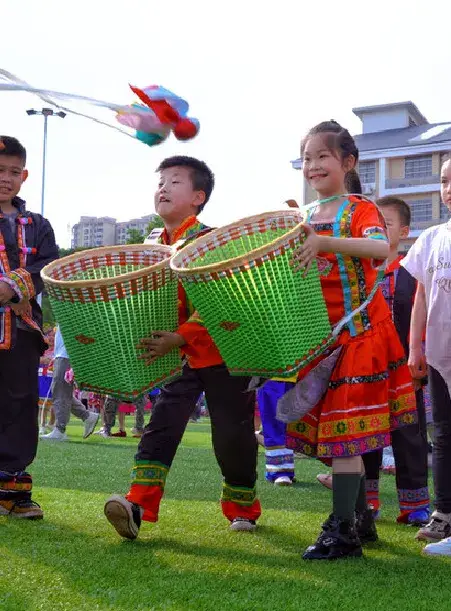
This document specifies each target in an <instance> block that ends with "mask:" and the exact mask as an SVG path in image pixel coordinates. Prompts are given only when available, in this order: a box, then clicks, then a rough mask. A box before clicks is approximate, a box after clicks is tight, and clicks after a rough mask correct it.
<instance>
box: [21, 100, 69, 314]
mask: <svg viewBox="0 0 451 611" xmlns="http://www.w3.org/2000/svg"><path fill="white" fill-rule="evenodd" d="M27 115H28V116H29V117H31V116H33V115H41V116H42V117H44V141H43V145H42V187H41V215H42V216H44V202H45V165H46V161H47V122H48V120H49V117H59V118H60V119H64V117H65V116H66V113H65V112H63V111H62V110H60V111H59V112H55V111H54V110H53V109H52V108H41V110H35V109H34V108H29V109H28V110H27ZM37 300H38V303H39V305H40V306H42V293H41V294H39V295H38V296H37Z"/></svg>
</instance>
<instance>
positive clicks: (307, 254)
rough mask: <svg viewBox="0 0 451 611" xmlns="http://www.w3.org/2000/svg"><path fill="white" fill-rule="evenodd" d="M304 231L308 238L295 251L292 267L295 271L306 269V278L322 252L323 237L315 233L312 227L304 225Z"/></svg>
mask: <svg viewBox="0 0 451 611" xmlns="http://www.w3.org/2000/svg"><path fill="white" fill-rule="evenodd" d="M303 229H304V232H305V236H306V237H305V241H304V243H303V244H302V245H301V246H299V248H297V249H296V250H295V252H294V254H293V260H292V265H293V268H294V270H295V271H300V270H302V269H305V272H304V277H305V276H306V275H307V274H308V271H309V269H310V268H311V266H312V263H313V261H314V260H315V259H316V257H317V255H318V252H319V251H320V245H321V237H320V236H319V235H318V234H317V233H315V230H314V229H313V227H312V226H311V225H307V224H304V225H303Z"/></svg>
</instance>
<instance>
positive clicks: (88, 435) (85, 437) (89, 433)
mask: <svg viewBox="0 0 451 611" xmlns="http://www.w3.org/2000/svg"><path fill="white" fill-rule="evenodd" d="M91 413H94V412H91ZM99 418H100V414H97V418H96V420H95V421H93V422H92V426H91V425H90V426H89V428H88V430H87V431H85V432H84V433H83V439H87V438H88V437H90V436H91V435H92V434H93V433H94V429H95V428H96V426H97V423H98V421H99Z"/></svg>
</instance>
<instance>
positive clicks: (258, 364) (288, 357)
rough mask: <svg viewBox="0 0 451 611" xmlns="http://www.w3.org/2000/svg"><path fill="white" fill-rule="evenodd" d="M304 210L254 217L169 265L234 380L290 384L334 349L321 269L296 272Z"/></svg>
mask: <svg viewBox="0 0 451 611" xmlns="http://www.w3.org/2000/svg"><path fill="white" fill-rule="evenodd" d="M301 222H302V216H301V214H300V213H299V212H298V211H280V212H274V213H268V214H263V215H259V216H256V217H250V218H248V219H244V220H242V221H239V222H238V223H234V224H232V225H229V226H228V227H225V228H222V229H217V230H215V231H213V232H211V233H209V234H207V235H206V236H204V237H201V238H199V239H198V240H196V241H195V242H194V243H193V244H190V245H188V246H185V248H183V249H182V250H180V251H179V252H178V253H177V254H176V255H174V256H173V257H172V259H171V267H172V269H174V270H175V271H177V273H178V274H179V277H180V278H181V280H182V282H183V284H184V286H185V288H186V291H187V293H188V296H189V298H190V299H191V301H192V302H193V304H194V306H195V308H196V309H197V310H198V312H199V314H200V316H201V317H202V319H203V320H204V322H205V324H206V326H207V328H208V330H209V332H210V334H211V335H212V337H213V339H214V340H215V342H216V344H217V346H218V348H219V350H220V352H221V354H222V356H223V358H224V360H225V362H226V364H227V366H228V367H229V369H230V371H231V373H233V374H237V375H261V376H264V377H276V376H277V377H284V376H286V377H288V376H290V375H293V374H294V373H295V372H296V371H298V370H299V369H300V368H301V367H303V366H305V365H306V364H307V363H309V362H310V361H311V360H313V359H314V358H315V357H316V356H317V355H318V354H320V353H321V352H322V351H324V350H325V349H326V347H327V346H328V345H329V344H330V343H331V341H332V336H331V326H330V323H329V317H328V314H327V309H326V305H325V302H324V298H323V295H322V291H321V285H320V279H319V273H318V268H317V266H316V265H314V266H312V268H311V270H310V272H309V273H308V275H307V277H305V278H304V277H303V274H302V273H301V272H294V271H293V268H292V267H291V265H290V262H291V259H292V255H293V251H294V249H295V248H297V247H298V246H299V245H300V244H301V243H302V240H303V239H304V236H303V231H302V226H301V224H300V223H301Z"/></svg>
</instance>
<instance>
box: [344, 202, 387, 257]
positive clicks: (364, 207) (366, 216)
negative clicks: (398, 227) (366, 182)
mask: <svg viewBox="0 0 451 611" xmlns="http://www.w3.org/2000/svg"><path fill="white" fill-rule="evenodd" d="M355 200H356V201H357V202H358V205H357V208H356V209H355V211H354V214H353V217H352V221H351V236H352V237H353V238H368V239H370V240H382V241H384V242H388V236H387V226H386V224H385V221H384V217H383V216H382V213H381V211H380V210H379V208H378V207H377V206H376V204H373V203H372V202H369V201H362V200H360V199H358V198H355ZM383 262H384V260H383V259H375V260H374V261H373V265H374V266H375V267H379V266H380V265H382V263H383Z"/></svg>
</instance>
